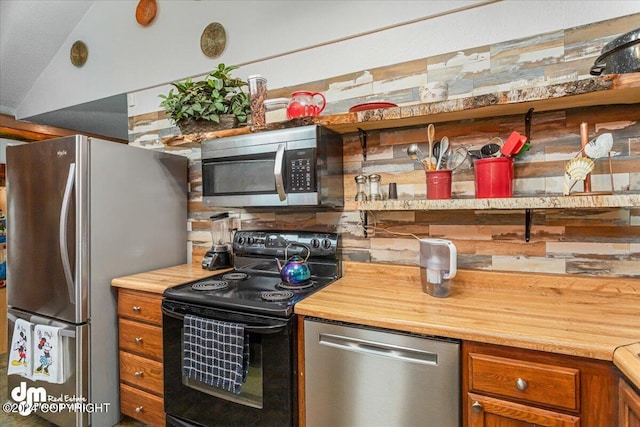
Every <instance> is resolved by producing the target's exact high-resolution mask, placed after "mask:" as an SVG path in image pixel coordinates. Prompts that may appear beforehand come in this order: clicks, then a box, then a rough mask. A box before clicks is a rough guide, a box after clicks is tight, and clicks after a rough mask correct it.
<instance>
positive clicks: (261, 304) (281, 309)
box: [164, 231, 341, 318]
mask: <svg viewBox="0 0 640 427" xmlns="http://www.w3.org/2000/svg"><path fill="white" fill-rule="evenodd" d="M337 247H338V235H337V234H336V233H318V232H306V231H237V232H236V233H235V235H234V239H233V254H234V256H233V259H234V268H233V270H232V271H230V272H227V273H224V274H220V275H216V276H212V277H209V278H205V279H199V280H196V281H193V282H190V283H186V284H183V285H178V286H174V287H172V288H168V289H167V290H165V292H164V297H165V298H166V299H170V300H174V301H179V302H183V303H191V304H195V305H198V306H206V307H215V308H221V309H229V310H234V311H239V312H248V313H255V314H261V315H268V316H276V317H285V318H287V317H291V316H292V315H293V307H294V305H295V303H296V302H298V301H301V300H302V299H304V298H305V297H307V296H309V295H311V294H312V293H314V292H316V291H317V290H319V289H321V288H323V287H325V286H327V285H328V284H330V283H332V282H333V281H335V280H336V279H337V278H339V277H340V275H341V274H340V263H339V261H338V248H337ZM307 251H308V257H307ZM285 253H286V255H287V257H288V258H291V257H292V256H293V255H299V256H301V257H302V258H307V261H306V262H307V265H308V266H309V268H310V270H311V278H310V280H308V281H307V282H304V283H301V284H291V283H286V282H283V280H282V278H281V277H280V273H279V270H278V265H277V262H276V258H278V259H280V262H281V264H284V263H285V262H286V261H287V260H286V259H285Z"/></svg>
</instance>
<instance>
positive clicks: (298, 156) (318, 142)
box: [201, 125, 344, 207]
mask: <svg viewBox="0 0 640 427" xmlns="http://www.w3.org/2000/svg"><path fill="white" fill-rule="evenodd" d="M201 147H202V196H203V198H202V199H203V203H204V204H205V206H225V207H241V206H248V207H249V206H327V207H342V206H344V183H343V169H342V137H341V136H340V135H339V134H337V133H335V132H333V131H331V130H329V129H327V128H324V127H321V126H317V125H311V126H301V127H295V128H288V129H279V130H273V131H266V132H259V133H252V134H245V135H237V136H230V137H225V138H218V139H212V140H207V141H203V142H202V146H201Z"/></svg>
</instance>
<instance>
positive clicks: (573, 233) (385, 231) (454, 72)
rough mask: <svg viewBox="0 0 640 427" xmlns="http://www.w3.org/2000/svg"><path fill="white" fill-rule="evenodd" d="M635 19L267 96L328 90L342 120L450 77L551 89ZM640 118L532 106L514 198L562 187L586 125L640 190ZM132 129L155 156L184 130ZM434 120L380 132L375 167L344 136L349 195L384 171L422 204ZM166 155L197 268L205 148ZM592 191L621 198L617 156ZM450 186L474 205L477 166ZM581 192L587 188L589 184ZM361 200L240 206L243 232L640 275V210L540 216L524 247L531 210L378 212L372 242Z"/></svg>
mask: <svg viewBox="0 0 640 427" xmlns="http://www.w3.org/2000/svg"><path fill="white" fill-rule="evenodd" d="M638 18H640V15H633V16H629V17H623V18H617V19H614V20H610V21H604V22H602V23H596V24H590V25H587V26H584V27H579V28H573V29H568V30H565V31H560V32H554V33H550V34H543V35H539V36H536V37H531V38H529V39H526V40H514V41H510V42H504V43H499V44H496V45H491V46H486V47H474V48H470V49H468V50H466V51H464V52H453V53H451V54H448V55H440V56H438V57H434V58H425V59H422V60H418V61H412V62H410V63H405V64H396V65H392V66H389V67H383V68H380V69H376V70H369V71H364V72H362V73H355V74H353V75H348V76H338V77H335V78H332V79H328V80H326V81H321V82H310V83H309V84H307V85H301V86H297V87H289V88H281V89H270V90H269V97H270V98H276V97H282V96H288V94H289V93H290V92H291V91H293V90H296V89H299V88H304V89H309V90H311V89H313V90H319V91H322V92H323V93H324V94H325V95H326V96H327V100H328V107H327V114H332V113H340V112H345V111H347V110H348V108H349V107H350V106H352V105H355V104H358V103H360V102H366V101H371V100H386V101H391V102H395V103H397V104H402V105H409V104H411V103H416V102H420V87H421V86H422V85H423V84H425V83H426V82H432V81H445V82H447V83H448V87H449V98H452V97H456V96H465V95H466V96H468V95H469V94H470V93H472V94H481V93H490V92H492V91H496V90H505V88H506V89H507V90H508V88H514V89H516V88H521V87H524V86H527V85H529V86H532V85H533V86H535V85H540V84H545V83H546V84H552V83H555V82H556V81H554V79H557V78H564V77H563V76H562V73H563V72H565V73H566V72H568V71H567V70H569V71H571V70H573V71H575V72H576V73H577V75H578V76H585V75H588V72H589V68H590V66H591V65H592V64H593V61H594V59H595V57H596V56H598V54H599V52H600V50H601V47H602V46H603V45H604V43H606V42H607V41H610V40H611V39H613V38H615V37H617V36H618V35H619V34H621V33H624V32H626V31H629V30H631V29H633V28H634V26H635V25H637V22H638V21H637V20H638ZM532 50H533V51H534V52H532ZM525 53H526V55H525ZM573 71H572V72H573ZM557 76H560V77H557ZM639 119H640V103H636V104H629V105H611V106H607V107H588V108H576V109H571V110H557V111H547V112H535V111H534V113H533V119H532V128H531V129H532V131H531V149H530V150H529V152H527V153H526V154H525V155H524V156H522V157H520V158H518V159H517V160H516V162H515V180H514V188H515V189H514V196H515V197H518V196H531V195H545V194H553V195H557V194H561V193H562V188H563V174H564V166H565V163H566V162H567V160H569V159H570V158H572V157H573V156H574V155H575V154H576V153H577V152H578V151H579V150H580V123H582V122H586V123H588V124H589V134H590V137H594V136H597V135H599V134H601V133H604V132H611V133H612V135H613V138H614V145H613V149H612V162H611V166H612V170H613V174H612V175H613V187H614V191H615V192H616V193H623V192H627V191H634V192H638V191H640V123H639V122H638V120H639ZM129 122H130V131H129V135H130V143H131V144H132V145H141V146H149V148H154V147H155V148H157V147H156V145H157V144H159V143H160V142H161V141H166V140H169V139H171V138H172V137H173V136H174V135H176V134H177V133H179V130H177V128H174V127H172V126H171V124H170V123H169V122H168V121H167V119H166V117H165V115H164V113H163V112H160V111H159V112H157V113H150V114H145V115H144V116H136V117H130V120H129ZM427 124H428V123H425V124H424V125H420V126H415V127H409V128H399V129H388V130H379V131H369V132H368V138H367V142H368V149H367V160H366V161H363V157H362V151H361V148H360V140H359V137H358V134H357V133H349V134H345V135H343V141H344V188H345V198H346V200H352V199H353V196H354V195H355V181H354V177H355V176H356V175H357V174H360V173H364V174H371V173H378V174H380V175H381V176H382V184H383V185H382V189H383V193H386V192H387V188H388V183H389V182H396V183H397V188H398V196H399V198H401V199H403V198H404V199H411V198H421V199H424V198H425V195H426V182H425V174H424V172H423V171H422V169H421V168H420V166H419V165H417V164H415V163H413V162H412V161H411V160H410V159H409V158H408V157H407V155H406V149H407V147H408V146H409V145H410V144H411V143H417V144H419V145H420V147H421V148H423V149H424V151H425V152H426V151H428V149H427V146H428V145H427V133H426V127H427ZM512 130H517V131H519V132H521V133H524V115H522V116H520V115H518V116H507V117H495V118H487V119H473V120H463V121H454V122H446V123H438V124H436V140H439V139H440V138H442V137H443V136H445V135H446V136H447V137H448V138H449V140H450V142H451V145H452V148H456V147H458V146H465V147H468V148H472V149H474V148H479V147H480V146H482V145H483V144H485V143H487V142H488V141H489V140H490V139H491V138H493V137H496V136H498V137H500V138H502V139H506V138H507V136H508V135H509V133H510V132H511V131H512ZM161 146H162V144H160V147H161ZM166 149H167V150H171V151H174V152H177V153H179V154H183V155H185V156H188V157H189V158H190V159H191V161H190V184H191V189H190V193H189V194H190V203H189V227H190V230H191V231H190V233H189V241H190V242H191V243H192V247H193V250H192V252H193V260H194V262H200V261H201V259H202V256H203V255H204V252H205V251H206V250H207V249H209V247H210V246H211V235H210V233H209V228H210V222H209V216H210V215H211V214H212V212H214V210H213V209H210V208H205V207H204V206H203V205H202V198H201V183H202V176H201V163H200V150H199V148H166ZM592 190H593V191H610V190H611V176H610V174H609V163H608V162H607V161H606V159H599V160H597V161H596V167H595V170H594V172H593V175H592ZM452 191H453V197H455V198H458V197H474V194H475V186H474V171H473V169H468V170H463V171H457V172H455V173H454V175H453V186H452ZM574 191H581V187H579V186H577V187H576V188H575V189H574ZM576 197H578V196H576ZM353 206H355V205H354V204H353V203H347V207H346V208H345V209H343V210H318V209H311V208H295V209H293V208H288V209H280V208H273V209H231V210H230V211H231V212H232V215H234V216H236V217H237V218H238V219H239V220H238V223H239V225H240V227H241V228H242V229H274V230H276V229H285V230H287V229H291V230H293V229H307V230H318V231H332V232H338V233H340V234H341V236H342V241H341V250H342V258H343V259H345V260H353V261H365V262H374V263H397V264H410V265H411V264H413V265H415V264H417V263H418V250H419V244H418V241H417V240H416V238H420V237H441V238H446V239H450V240H452V241H453V242H454V243H455V245H456V246H457V248H458V265H459V268H461V269H477V270H494V271H516V272H532V273H537V272H545V273H559V274H585V275H600V276H612V277H616V276H624V277H640V206H636V207H632V208H613V209H612V208H590V209H575V210H574V209H541V210H534V212H533V225H532V227H531V240H530V242H525V239H524V232H525V228H524V222H525V214H524V210H490V211H472V210H459V211H458V210H453V211H402V212H372V213H369V214H368V215H367V221H368V225H369V226H370V228H369V230H368V233H367V236H366V237H365V234H364V230H363V227H362V216H361V213H360V212H359V211H356V210H354V208H353ZM372 227H375V228H372Z"/></svg>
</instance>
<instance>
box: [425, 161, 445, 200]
mask: <svg viewBox="0 0 640 427" xmlns="http://www.w3.org/2000/svg"><path fill="white" fill-rule="evenodd" d="M425 173H426V174H427V199H429V200H437V199H450V198H451V170H449V169H442V170H435V171H425Z"/></svg>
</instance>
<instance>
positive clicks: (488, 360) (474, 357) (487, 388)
mask: <svg viewBox="0 0 640 427" xmlns="http://www.w3.org/2000/svg"><path fill="white" fill-rule="evenodd" d="M468 363H469V389H470V390H472V391H475V392H484V393H491V394H494V395H499V396H505V397H511V398H515V399H518V400H520V401H526V402H532V403H539V404H541V405H547V406H552V407H556V408H562V409H568V410H571V411H578V410H579V409H580V405H579V396H580V371H579V370H578V369H572V368H565V367H561V366H553V365H547V364H542V363H534V362H528V361H525V360H518V359H509V358H504V357H496V356H488V355H484V354H478V353H470V354H469V362H468Z"/></svg>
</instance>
